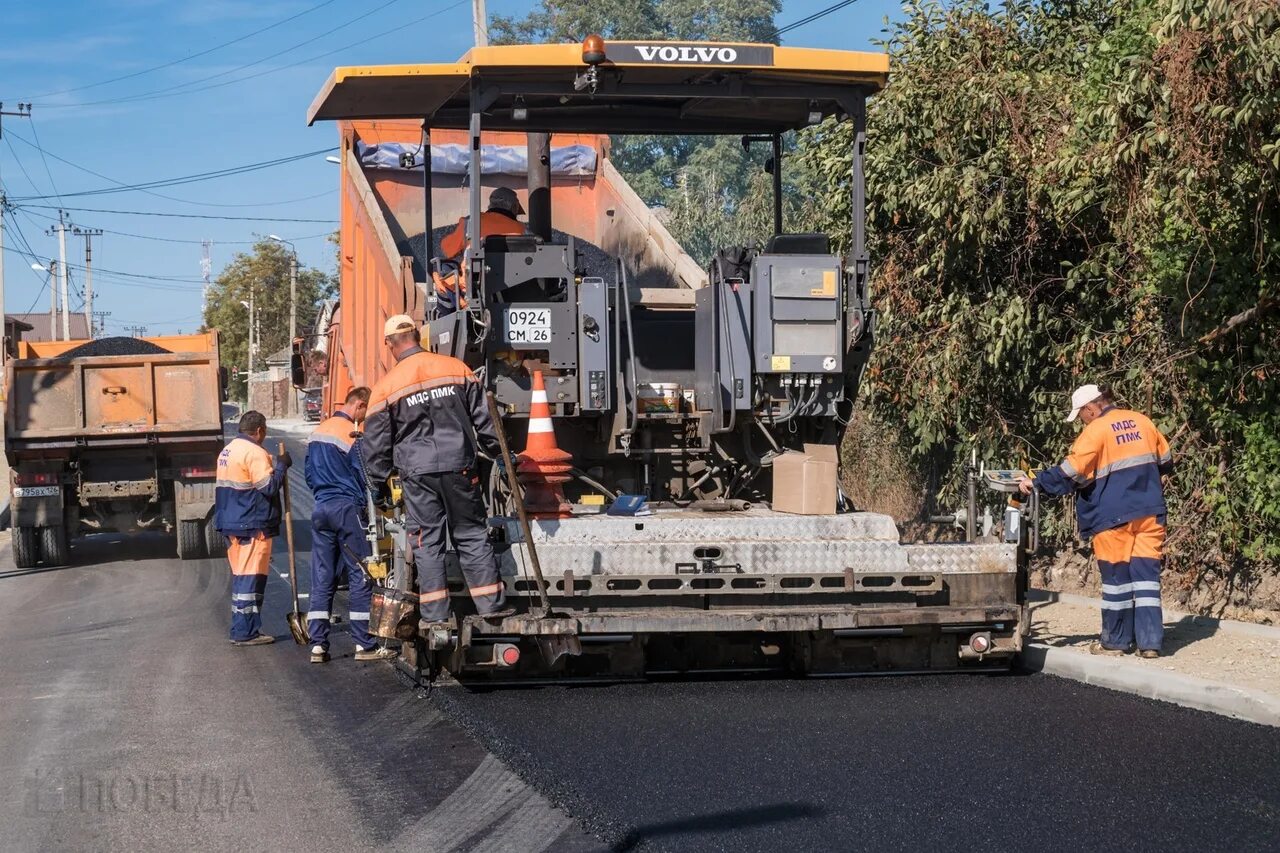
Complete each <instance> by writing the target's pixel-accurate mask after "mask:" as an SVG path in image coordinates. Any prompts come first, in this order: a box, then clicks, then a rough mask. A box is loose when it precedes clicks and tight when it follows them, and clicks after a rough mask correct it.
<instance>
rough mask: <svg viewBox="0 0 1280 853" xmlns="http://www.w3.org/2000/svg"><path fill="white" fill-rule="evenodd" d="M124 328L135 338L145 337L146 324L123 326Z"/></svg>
mask: <svg viewBox="0 0 1280 853" xmlns="http://www.w3.org/2000/svg"><path fill="white" fill-rule="evenodd" d="M124 330H125V331H126V332H128V333H129V334H130V335H132V336H133V337H135V338H142V337H146V334H147V327H146V326H125V327H124Z"/></svg>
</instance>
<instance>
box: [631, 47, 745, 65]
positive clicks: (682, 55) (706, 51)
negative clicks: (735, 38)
mask: <svg viewBox="0 0 1280 853" xmlns="http://www.w3.org/2000/svg"><path fill="white" fill-rule="evenodd" d="M636 51H637V52H638V53H639V54H640V58H641V59H643V60H644V61H645V62H653V61H654V60H655V59H656V60H658V61H659V62H698V63H701V64H703V65H710V64H711V63H713V62H724V63H732V62H737V61H738V51H736V50H734V49H733V48H731V47H676V46H675V45H665V46H659V45H656V44H638V45H636Z"/></svg>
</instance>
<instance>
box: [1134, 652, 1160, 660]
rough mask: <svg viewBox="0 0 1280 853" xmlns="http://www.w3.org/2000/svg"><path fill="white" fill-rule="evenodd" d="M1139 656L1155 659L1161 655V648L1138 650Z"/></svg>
mask: <svg viewBox="0 0 1280 853" xmlns="http://www.w3.org/2000/svg"><path fill="white" fill-rule="evenodd" d="M1138 657H1140V658H1146V659H1147V660H1155V659H1156V658H1158V657H1160V650H1159V649H1143V650H1142V651H1140V652H1138Z"/></svg>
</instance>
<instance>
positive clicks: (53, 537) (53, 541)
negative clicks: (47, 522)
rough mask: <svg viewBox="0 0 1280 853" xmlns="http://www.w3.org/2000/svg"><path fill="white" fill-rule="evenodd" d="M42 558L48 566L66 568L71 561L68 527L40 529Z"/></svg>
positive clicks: (57, 525)
mask: <svg viewBox="0 0 1280 853" xmlns="http://www.w3.org/2000/svg"><path fill="white" fill-rule="evenodd" d="M40 556H41V557H43V558H44V564H45V565H46V566H65V565H66V564H67V563H68V562H69V561H70V560H69V554H68V549H67V528H66V527H64V526H63V525H61V524H55V525H53V526H52V527H41V528H40Z"/></svg>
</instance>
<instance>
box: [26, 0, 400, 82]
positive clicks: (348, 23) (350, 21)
mask: <svg viewBox="0 0 1280 853" xmlns="http://www.w3.org/2000/svg"><path fill="white" fill-rule="evenodd" d="M400 1H401V0H387V2H385V3H383V4H382V5H381V6H378V7H376V8H374V9H370V10H369V11H368V12H361V13H360V14H358V15H356V16H355V17H353V18H349V19H348V20H346V21H344V22H342V23H341V24H338V25H337V26H336V27H334V28H332V29H330V30H326V31H325V32H323V33H320V34H319V35H317V36H312V37H311V38H309V39H306V40H305V41H301V42H298V43H297V44H295V45H292V46H290V47H286V48H283V49H282V50H278V51H276V52H275V53H272V54H269V55H267V56H264V57H262V58H261V59H256V60H254V61H253V62H246V63H244V64H242V65H238V66H236V67H235V68H228V69H226V70H224V71H219V72H218V73H216V74H210V75H207V76H205V77H197V78H196V79H194V80H186V81H184V82H182V83H176V84H174V85H172V86H166V87H165V88H163V89H155V90H153V91H150V92H139V93H138V94H136V95H122V96H120V97H118V98H106V99H103V100H100V101H83V102H81V103H79V104H75V106H85V107H87V106H99V105H103V104H127V103H131V102H134V101H150V100H154V99H156V98H171V97H174V96H175V95H185V94H188V93H189V92H192V91H200V89H199V88H193V87H198V86H199V84H201V83H208V82H210V81H212V80H217V79H218V78H219V77H226V76H227V75H228V74H235V73H237V72H240V71H245V70H247V69H249V68H253V67H254V66H255V65H261V64H262V63H264V62H270V61H271V60H273V59H276V58H277V57H280V56H284V55H285V54H286V53H292V52H293V51H295V50H297V49H298V48H300V47H306V46H307V45H309V44H311V43H313V42H317V41H319V40H320V39H322V38H325V37H326V36H331V35H333V34H334V33H336V32H338V31H339V30H342V29H345V28H347V27H349V26H351V25H352V24H356V23H359V22H360V21H363V20H364V19H365V18H367V17H369V16H371V15H374V14H377V13H378V12H381V11H382V10H383V9H386V8H387V7H388V6H393V5H395V4H396V3H399V2H400ZM48 106H63V105H61V104H59V105H54V104H49V105H48Z"/></svg>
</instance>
